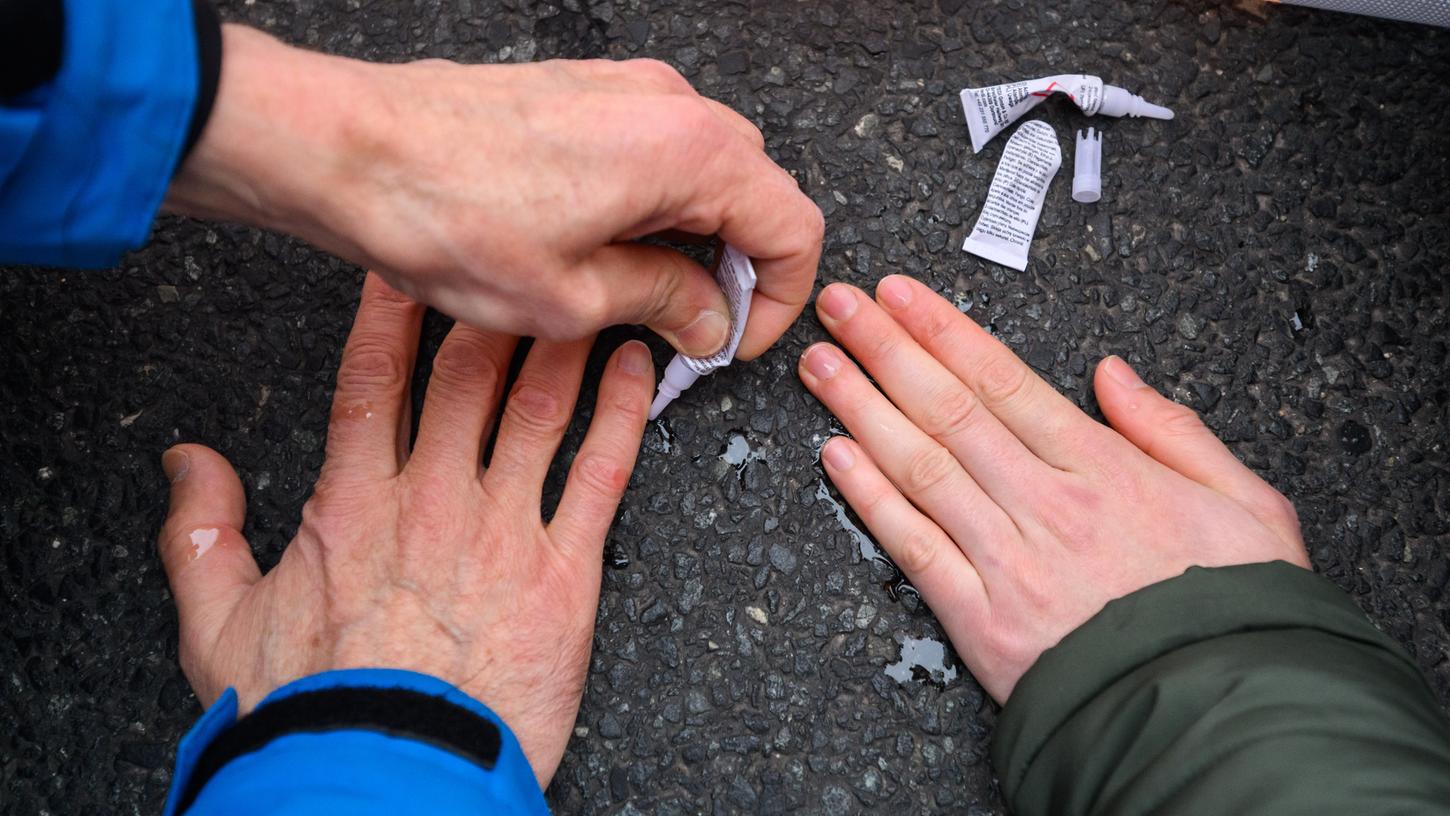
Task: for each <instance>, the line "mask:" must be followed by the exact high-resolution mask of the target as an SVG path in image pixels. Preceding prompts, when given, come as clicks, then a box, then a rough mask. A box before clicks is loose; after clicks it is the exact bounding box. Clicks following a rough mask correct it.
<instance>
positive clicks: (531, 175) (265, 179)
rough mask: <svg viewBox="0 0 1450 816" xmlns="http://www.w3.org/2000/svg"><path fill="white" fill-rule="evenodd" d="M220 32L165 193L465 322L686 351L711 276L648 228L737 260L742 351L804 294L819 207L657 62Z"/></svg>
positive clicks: (753, 351)
mask: <svg viewBox="0 0 1450 816" xmlns="http://www.w3.org/2000/svg"><path fill="white" fill-rule="evenodd" d="M223 36H224V41H225V47H224V49H223V54H224V57H223V59H224V64H223V67H222V75H221V84H220V87H219V89H218V95H217V101H216V105H215V108H214V110H213V112H212V115H211V118H210V120H209V121H208V123H207V126H206V129H205V131H204V132H203V135H202V138H201V139H200V140H199V142H198V143H197V145H196V147H195V149H194V150H193V152H192V154H191V156H190V157H189V158H188V159H187V161H186V163H185V164H184V165H183V166H182V168H181V170H180V171H179V172H178V174H177V176H176V178H175V180H174V181H173V183H172V186H171V190H170V192H169V194H168V197H167V207H168V208H169V209H171V210H173V211H176V212H181V213H184V214H188V215H199V216H208V217H214V218H224V219H234V220H239V221H244V222H247V223H250V224H255V225H258V226H264V227H269V228H273V229H277V230H281V231H283V232H288V233H291V234H293V235H296V236H299V237H301V238H303V239H306V240H308V241H310V242H312V243H314V244H316V245H317V246H319V247H322V248H323V249H326V250H328V251H331V252H334V253H336V254H338V255H340V256H342V257H344V258H347V259H348V260H351V261H353V262H355V263H359V264H362V265H364V266H367V267H369V268H372V269H376V270H379V274H381V275H382V276H383V277H384V278H385V279H386V280H387V281H388V282H389V283H390V284H391V285H392V286H394V287H395V288H397V289H399V290H400V291H402V292H405V293H407V294H408V295H410V296H412V297H413V298H415V299H417V300H421V301H423V302H425V303H428V304H429V305H431V306H433V307H435V308H437V309H438V310H440V311H442V312H444V313H446V314H448V315H450V316H452V317H454V318H457V319H458V320H461V321H463V322H465V323H469V324H471V325H473V326H476V327H478V328H482V329H488V330H494V331H503V332H507V333H509V334H516V335H527V336H532V337H542V338H548V339H552V340H572V339H577V338H580V337H584V336H587V335H591V334H593V333H594V332H595V331H597V330H599V329H600V328H603V327H604V326H608V325H612V324H616V323H643V324H646V325H648V326H649V327H650V328H652V329H654V330H655V331H657V332H659V333H660V334H661V335H662V336H663V337H664V338H665V339H666V340H668V341H669V342H670V343H671V345H673V346H675V348H676V349H678V350H680V351H683V352H685V353H687V354H693V355H705V354H711V353H713V352H715V351H717V350H718V349H719V348H720V347H721V346H722V345H724V343H725V340H726V337H727V333H728V329H729V315H730V311H729V306H728V305H727V303H726V301H725V298H724V296H723V295H722V294H721V292H720V289H719V287H718V286H717V285H716V284H715V282H714V279H713V277H711V276H710V274H709V273H707V272H706V271H705V270H704V269H703V268H701V267H700V266H699V265H698V264H696V263H695V262H694V261H692V260H690V259H689V258H688V257H686V256H685V255H683V254H681V253H679V252H676V251H674V250H671V249H668V248H664V247H660V246H646V245H643V244H639V243H636V242H635V241H634V239H636V238H640V237H644V236H648V235H652V234H656V233H661V232H674V233H688V234H692V235H700V236H708V235H715V234H718V235H719V236H720V237H721V238H723V239H724V240H725V241H727V242H729V243H731V244H733V245H734V246H735V247H737V248H738V249H740V250H741V251H742V252H744V253H745V254H746V255H748V256H750V257H751V259H752V260H753V261H754V263H755V269H756V272H757V274H758V275H759V283H758V284H757V287H756V289H755V295H754V299H753V300H752V301H751V307H750V319H749V322H748V324H747V328H746V330H745V336H744V338H743V340H742V341H741V343H740V348H739V353H738V356H739V357H740V358H742V359H752V358H754V357H756V356H758V355H760V354H761V353H762V352H764V351H765V349H766V348H768V347H769V346H770V344H771V343H773V342H774V341H775V340H776V338H778V337H779V336H780V335H781V334H782V333H783V332H784V331H785V330H786V328H787V327H789V326H790V324H791V323H792V322H793V321H794V320H795V318H796V316H797V315H799V314H800V311H801V309H802V307H803V306H804V305H805V302H806V300H807V298H809V297H810V293H811V290H812V287H813V286H814V282H815V274H816V263H817V261H818V260H819V258H820V250H821V237H822V234H823V231H824V225H823V224H824V222H823V221H822V218H821V212H820V210H819V209H818V208H817V207H816V206H815V204H814V203H812V202H811V200H810V199H809V198H807V197H806V196H805V195H804V194H803V193H802V192H801V191H800V189H799V187H798V186H797V184H796V182H795V180H794V179H793V178H791V176H790V175H789V174H788V173H786V172H785V171H784V170H782V169H781V168H780V167H778V166H776V165H775V164H774V163H773V162H772V161H771V160H770V159H769V158H768V157H767V156H766V154H765V152H764V145H765V141H764V139H763V137H762V136H761V134H760V131H759V130H758V129H756V127H755V126H754V125H752V124H751V123H750V122H749V121H747V120H746V119H745V118H744V117H742V116H740V115H739V114H737V113H735V112H734V111H732V110H730V109H729V108H727V107H725V106H724V105H721V104H719V103H717V102H714V101H712V100H709V99H705V98H703V97H701V96H700V95H698V94H697V93H695V91H694V89H693V88H691V87H690V84H689V83H688V82H687V81H686V80H685V79H684V78H683V77H681V76H680V75H679V74H678V73H676V72H675V70H674V69H672V68H670V67H668V66H666V65H664V64H663V63H659V62H654V61H650V60H632V61H629V62H610V61H607V60H593V61H587V62H569V61H552V62H543V63H534V64H525V65H474V66H464V65H458V64H455V63H451V62H445V61H442V60H427V61H423V62H415V63H409V64H403V65H379V64H372V63H366V62H359V61H356V60H349V59H343V58H340V57H331V56H326V55H322V54H316V53H311V52H307V51H303V50H301V49H297V48H292V47H289V46H286V45H283V44H282V43H280V42H278V41H277V40H274V39H272V38H271V37H269V36H267V35H265V34H262V33H261V32H258V31H255V30H252V29H247V28H244V27H241V26H235V25H229V26H226V27H225V28H224V32H223Z"/></svg>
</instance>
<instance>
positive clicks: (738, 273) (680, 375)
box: [649, 244, 755, 419]
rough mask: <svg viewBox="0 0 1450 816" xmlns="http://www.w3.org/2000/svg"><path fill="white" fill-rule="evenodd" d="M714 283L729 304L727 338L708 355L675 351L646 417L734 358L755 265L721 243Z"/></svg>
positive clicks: (752, 287)
mask: <svg viewBox="0 0 1450 816" xmlns="http://www.w3.org/2000/svg"><path fill="white" fill-rule="evenodd" d="M715 282H716V283H718V284H720V290H721V291H722V292H724V293H725V300H726V301H727V302H728V303H729V304H730V339H729V340H727V341H726V342H725V347H724V348H722V349H720V350H719V351H717V352H715V353H714V354H711V355H710V356H709V357H686V356H685V355H683V354H676V355H675V359H673V360H671V361H670V364H669V365H668V366H666V367H665V375H664V377H663V378H661V379H660V390H659V394H658V395H656V396H655V401H654V403H653V404H651V405H650V407H649V418H650V419H656V418H658V417H659V415H660V413H661V412H662V411H664V410H665V406H667V405H669V404H670V403H671V402H672V401H674V399H675V397H678V396H679V395H680V394H682V393H684V390H685V389H686V388H689V387H690V386H692V385H694V384H695V380H698V379H700V376H701V375H702V374H709V373H710V372H711V371H714V370H715V369H717V368H724V367H725V366H728V365H730V361H731V360H734V359H735V350H736V349H737V348H739V347H740V338H741V337H742V336H744V334H745V321H746V320H748V319H749V318H750V296H751V295H752V294H753V293H754V292H755V267H754V266H753V265H751V263H750V259H749V258H747V257H745V254H744V253H743V252H741V251H740V250H738V249H736V248H735V247H732V246H730V245H729V244H725V246H724V249H722V250H721V251H720V260H719V262H718V263H716V264H715Z"/></svg>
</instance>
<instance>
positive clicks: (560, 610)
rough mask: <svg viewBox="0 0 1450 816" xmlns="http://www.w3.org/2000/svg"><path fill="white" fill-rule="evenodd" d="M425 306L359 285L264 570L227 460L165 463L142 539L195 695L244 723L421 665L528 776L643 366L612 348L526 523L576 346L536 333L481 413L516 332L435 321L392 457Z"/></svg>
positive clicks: (564, 700) (581, 671) (188, 450)
mask: <svg viewBox="0 0 1450 816" xmlns="http://www.w3.org/2000/svg"><path fill="white" fill-rule="evenodd" d="M423 310H424V309H423V307H422V306H421V305H419V304H417V303H415V302H413V301H411V300H409V299H408V298H406V297H405V296H403V295H401V294H399V293H397V292H395V291H393V290H392V289H390V288H389V287H388V286H387V285H386V284H384V283H383V282H382V280H381V279H379V278H377V277H376V276H371V275H370V276H369V277H368V280H367V283H366V285H365V286H364V289H363V296H362V303H361V305H360V306H359V308H358V313H357V319H356V322H355V323H354V325H353V329H352V334H351V336H350V337H349V338H348V341H347V347H346V349H345V350H344V352H343V359H342V365H341V368H340V369H339V371H338V374H337V390H336V393H335V395H334V399H333V408H332V415H331V422H330V427H329V428H328V435H327V459H326V462H325V464H324V465H323V468H322V473H321V476H320V477H319V479H318V482H317V486H316V488H315V490H314V493H313V495H312V498H311V499H309V500H308V502H307V505H306V506H305V507H304V508H303V510H302V523H301V526H300V527H299V529H298V532H297V536H296V538H294V539H293V540H292V543H291V544H290V545H289V546H288V547H287V550H286V552H285V553H284V554H283V556H282V560H281V562H280V563H279V564H278V565H277V567H276V568H275V569H273V570H271V571H270V572H268V573H267V574H266V575H261V574H260V573H259V572H258V569H257V564H256V562H255V561H254V560H253V558H252V554H251V552H250V550H249V548H248V545H247V542H246V540H245V539H244V538H243V537H242V534H241V532H240V530H241V528H242V524H243V520H244V517H245V514H246V501H245V498H244V496H243V494H242V485H241V482H240V481H238V479H237V476H236V473H235V472H234V471H233V470H232V468H231V466H230V465H228V463H227V462H226V460H225V459H223V458H222V457H221V456H220V455H218V454H217V453H215V452H213V451H211V450H209V449H207V448H204V447H201V446H200V445H179V446H177V447H175V448H172V449H171V450H169V451H167V452H166V455H165V456H164V457H163V460H162V465H163V467H164V468H165V470H166V473H167V475H168V476H169V477H170V479H171V508H170V514H169V515H168V517H167V519H166V524H165V526H164V528H163V529H162V531H161V535H160V541H159V546H160V549H161V556H162V559H163V561H164V562H165V565H166V571H167V575H168V576H169V578H170V581H171V586H172V591H173V594H174V595H175V597H176V605H177V611H178V613H179V616H180V625H181V648H180V656H181V665H182V668H183V670H184V671H185V672H186V676H187V678H188V679H189V680H190V681H191V684H192V687H193V688H194V689H195V690H196V694H197V697H199V698H200V699H201V701H202V702H203V703H204V704H206V705H210V704H211V703H212V702H213V701H214V700H216V698H217V697H218V696H219V695H220V694H221V693H222V692H223V691H224V690H225V689H226V688H227V687H228V686H231V687H234V688H235V689H236V690H237V693H238V695H239V697H240V701H241V702H240V706H241V710H242V711H243V712H245V711H247V710H249V709H251V708H252V707H253V706H255V705H256V703H257V702H258V701H259V700H261V699H262V698H263V697H264V696H265V695H266V694H267V693H269V692H271V691H272V690H273V689H276V688H278V687H279V686H281V685H283V684H285V683H287V682H289V681H291V680H294V679H297V678H299V677H303V676H306V675H311V674H314V673H317V672H321V671H325V670H328V669H340V668H357V667H385V668H398V669H411V670H413V671H418V672H423V673H425V674H430V675H433V676H435V677H438V678H441V679H443V680H446V681H448V682H450V683H452V684H454V685H455V686H457V687H458V688H460V689H462V690H463V691H465V692H467V693H468V694H469V695H471V696H472V697H473V698H475V699H477V700H479V701H481V702H483V703H484V704H486V705H487V706H489V707H490V708H492V709H493V710H494V711H495V712H496V713H497V714H498V715H499V716H500V717H502V718H503V719H504V720H505V721H506V722H507V723H508V724H509V725H510V726H511V727H512V729H513V731H514V733H515V734H516V735H517V736H518V739H519V742H520V743H521V745H522V747H523V750H524V753H525V755H526V756H527V757H528V759H529V762H530V764H531V765H532V767H533V769H534V772H535V774H536V775H537V776H538V780H539V784H540V786H541V787H542V786H547V784H548V782H549V779H550V777H552V776H553V774H554V770H555V768H556V767H557V766H558V763H559V759H560V757H561V756H562V755H563V752H564V746H565V743H566V742H567V741H568V739H569V735H570V732H571V729H572V727H573V724H574V717H575V714H576V712H577V709H578V706H579V701H580V696H581V694H582V691H583V687H584V679H585V671H586V669H587V666H588V660H589V649H590V643H591V638H592V637H593V631H594V615H595V610H596V607H597V605H598V598H599V584H600V576H601V570H602V563H603V557H602V550H603V544H604V538H605V534H606V532H607V530H608V529H609V525H610V523H611V522H612V521H613V518H614V513H615V509H616V507H617V505H618V503H619V499H620V496H621V495H622V494H623V491H624V488H625V485H626V483H627V482H628V480H629V474H630V471H631V469H632V468H633V466H634V461H635V455H636V453H637V451H638V449H639V442H640V438H641V436H642V434H643V432H644V423H645V412H646V410H647V409H648V407H649V402H650V396H651V392H652V389H653V384H654V379H653V371H652V367H651V362H650V355H649V353H648V350H647V349H646V348H645V347H644V346H643V345H642V344H640V343H638V342H630V343H626V344H625V345H624V346H622V347H621V348H620V349H618V350H617V351H616V352H615V353H614V355H613V357H611V358H610V360H609V362H608V364H607V366H606V369H605V373H604V377H603V381H602V382H601V384H600V387H599V399H598V402H597V405H596V407H595V411H594V415H593V421H592V422H591V424H590V427H589V431H588V434H587V435H586V437H585V439H584V442H583V444H582V446H581V447H580V449H579V452H578V454H577V455H576V456H575V457H574V459H573V463H572V466H571V468H570V471H569V476H568V482H567V484H566V486H565V488H564V492H563V496H562V498H561V499H560V502H559V506H558V510H557V512H556V513H555V514H554V516H553V519H552V520H551V521H550V522H549V523H547V524H545V523H544V522H543V520H542V519H541V516H540V500H541V493H542V490H543V484H544V477H545V474H546V473H547V472H548V470H549V465H550V462H551V461H552V460H553V458H554V454H555V451H556V450H557V449H558V447H559V444H560V441H561V440H562V438H563V435H564V431H565V428H566V427H567V425H568V423H569V419H570V416H571V415H572V413H573V407H574V402H575V399H576V397H577V395H578V391H579V383H580V379H581V377H582V376H583V372H584V365H585V360H586V357H587V356H588V354H589V349H590V345H591V343H592V340H590V339H582V340H574V341H569V342H550V341H543V340H540V341H537V342H535V343H534V345H533V347H532V349H530V351H529V354H528V358H527V360H526V361H525V363H524V365H523V369H522V371H521V372H520V374H519V376H518V379H517V382H516V383H515V385H514V386H513V389H512V391H511V392H510V394H509V397H508V400H507V402H506V403H505V404H504V405H503V407H502V409H500V399H501V397H502V396H503V394H502V391H503V386H504V380H505V375H506V373H507V371H508V366H509V360H510V356H511V354H512V353H513V350H514V345H515V341H514V338H512V337H508V336H505V335H501V334H492V333H486V332H481V331H479V330H477V329H474V328H471V327H468V326H462V325H459V326H455V327H454V328H453V330H452V331H451V332H450V333H449V334H448V337H447V338H446V339H445V340H444V342H443V344H442V346H441V347H440V349H439V350H438V354H437V357H436V358H435V359H434V362H433V373H432V377H431V379H430V381H429V384H428V391H427V395H426V400H425V401H424V404H423V411H422V415H421V417H420V420H419V425H418V434H417V440H416V442H415V443H414V444H412V445H411V446H410V445H409V441H408V440H409V429H410V422H409V409H408V406H409V405H410V400H409V381H410V379H411V376H412V371H413V362H414V357H415V354H416V350H417V345H418V333H419V324H420V321H421V319H422V316H423ZM495 426H496V427H497V438H496V441H495V443H494V447H493V450H492V454H491V457H490V459H489V461H488V463H487V464H486V465H485V464H484V463H483V461H482V456H483V451H484V449H485V446H486V444H487V442H488V440H489V438H490V435H491V434H492V433H493V429H494V428H495Z"/></svg>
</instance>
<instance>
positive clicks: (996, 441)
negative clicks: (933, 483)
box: [816, 283, 1045, 506]
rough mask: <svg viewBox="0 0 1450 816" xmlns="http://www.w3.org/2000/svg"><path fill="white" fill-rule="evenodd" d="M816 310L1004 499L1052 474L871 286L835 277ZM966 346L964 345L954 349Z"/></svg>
mask: <svg viewBox="0 0 1450 816" xmlns="http://www.w3.org/2000/svg"><path fill="white" fill-rule="evenodd" d="M816 313H817V314H818V315H820V318H821V322H822V323H824V324H825V326H826V329H827V330H828V331H830V333H831V334H832V335H833V336H834V337H835V338H836V339H837V340H839V341H841V344H842V345H844V346H845V347H846V350H847V351H849V352H850V353H851V354H852V355H853V356H854V357H855V358H856V359H858V360H860V361H861V365H862V366H864V367H865V368H866V370H867V371H869V372H871V376H872V377H874V378H875V379H876V381H877V382H878V383H880V385H881V388H882V390H884V391H885V392H886V395H887V396H889V397H890V398H891V401H892V402H893V403H895V404H896V406H897V408H899V409H900V410H901V412H902V413H904V414H905V415H906V416H907V417H908V418H909V419H910V420H911V422H912V424H914V425H915V426H916V427H917V428H920V429H921V431H922V432H924V433H925V434H926V435H927V436H929V437H931V438H932V439H934V440H936V441H937V442H939V443H941V445H942V446H943V447H945V448H946V449H947V450H949V451H951V454H952V455H953V456H955V457H956V459H957V461H958V462H961V463H962V465H963V466H964V467H965V468H966V470H967V472H968V473H970V474H971V475H972V478H973V479H975V480H976V481H977V484H979V485H981V486H982V489H983V490H985V491H986V492H987V495H989V496H991V497H992V498H993V499H994V500H995V501H996V502H997V503H998V504H1001V505H1004V506H1006V504H1007V503H1008V502H1011V501H1013V500H1014V499H1021V498H1022V495H1023V493H1024V492H1025V491H1027V490H1029V489H1031V481H1032V480H1033V479H1034V478H1038V477H1041V476H1042V475H1044V474H1043V471H1044V469H1045V467H1044V465H1043V464H1042V460H1040V459H1038V458H1037V457H1036V456H1033V455H1032V452H1031V451H1029V450H1027V448H1026V447H1024V446H1023V445H1022V442H1021V440H1019V439H1018V438H1017V437H1016V436H1014V435H1013V434H1012V432H1011V431H1009V430H1007V429H1006V428H1005V427H1003V426H1002V423H1001V422H999V421H997V418H996V417H995V416H994V415H993V414H992V412H991V411H988V410H987V409H986V408H985V407H984V404H983V399H982V398H980V397H979V396H978V395H977V394H976V392H974V391H973V390H972V389H970V388H968V387H967V386H966V385H964V384H963V383H962V381H961V380H959V379H957V378H956V376H954V375H953V374H952V373H951V372H950V371H948V370H947V369H946V368H944V367H943V365H942V361H939V360H938V359H937V358H935V357H933V356H932V355H931V354H929V353H928V352H927V350H926V349H923V348H922V347H921V346H919V345H917V343H916V341H915V340H913V339H912V337H911V336H910V335H908V334H907V333H906V331H905V330H904V329H902V328H901V326H900V325H898V324H897V323H896V321H894V320H892V319H891V318H890V317H889V316H887V314H886V313H885V312H884V311H882V309H881V307H879V306H877V305H876V304H875V303H874V302H872V300H871V299H870V298H868V297H866V294H865V293H864V292H862V291H861V290H859V289H857V288H856V287H854V286H848V285H846V284H844V283H833V284H831V285H830V286H828V287H826V289H825V291H823V292H821V296H820V297H819V298H817V299H816ZM963 353H964V352H963V351H962V350H960V349H958V350H955V351H952V352H950V353H949V356H956V357H960V356H962V355H963ZM847 382H850V381H849V380H848V381H847ZM872 453H873V455H875V449H874V448H872ZM883 464H884V463H883ZM887 472H888V473H889V472H890V470H889V469H888V471H887Z"/></svg>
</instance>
